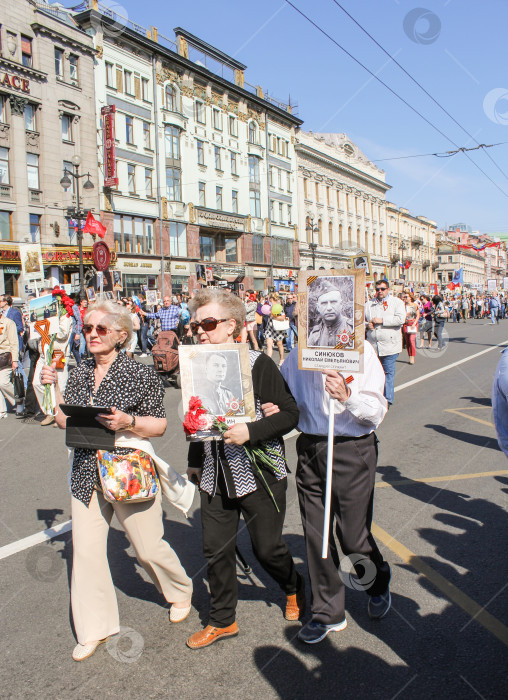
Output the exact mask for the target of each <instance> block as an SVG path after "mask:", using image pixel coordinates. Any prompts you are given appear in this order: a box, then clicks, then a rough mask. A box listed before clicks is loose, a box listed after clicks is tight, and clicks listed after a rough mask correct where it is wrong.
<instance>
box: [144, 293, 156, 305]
mask: <svg viewBox="0 0 508 700" xmlns="http://www.w3.org/2000/svg"><path fill="white" fill-rule="evenodd" d="M146 304H147V306H155V305H156V304H157V290H156V289H147V290H146Z"/></svg>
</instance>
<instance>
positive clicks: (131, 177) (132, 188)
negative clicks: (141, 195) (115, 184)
mask: <svg viewBox="0 0 508 700" xmlns="http://www.w3.org/2000/svg"><path fill="white" fill-rule="evenodd" d="M127 189H128V191H129V194H136V166H135V165H132V164H131V163H128V164H127Z"/></svg>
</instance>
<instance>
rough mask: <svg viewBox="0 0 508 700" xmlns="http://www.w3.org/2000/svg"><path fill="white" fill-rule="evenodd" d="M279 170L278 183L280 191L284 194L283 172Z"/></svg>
mask: <svg viewBox="0 0 508 700" xmlns="http://www.w3.org/2000/svg"><path fill="white" fill-rule="evenodd" d="M277 170H278V173H277V175H278V178H277V181H278V183H279V190H280V191H281V192H282V190H283V189H284V187H283V186H282V170H280V168H277Z"/></svg>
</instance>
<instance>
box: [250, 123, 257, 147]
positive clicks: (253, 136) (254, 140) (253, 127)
mask: <svg viewBox="0 0 508 700" xmlns="http://www.w3.org/2000/svg"><path fill="white" fill-rule="evenodd" d="M249 143H257V129H256V125H255V123H254V122H249Z"/></svg>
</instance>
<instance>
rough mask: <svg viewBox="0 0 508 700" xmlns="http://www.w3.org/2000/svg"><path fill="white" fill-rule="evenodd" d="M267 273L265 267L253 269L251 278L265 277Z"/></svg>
mask: <svg viewBox="0 0 508 700" xmlns="http://www.w3.org/2000/svg"><path fill="white" fill-rule="evenodd" d="M267 273H268V270H267V269H266V267H253V268H252V276H253V277H258V278H259V277H266V275H267Z"/></svg>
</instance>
